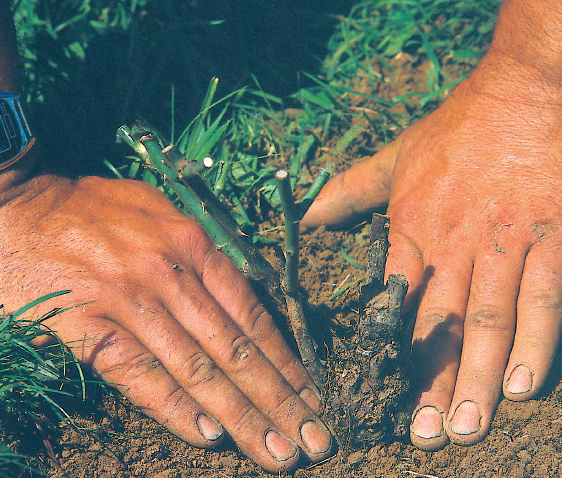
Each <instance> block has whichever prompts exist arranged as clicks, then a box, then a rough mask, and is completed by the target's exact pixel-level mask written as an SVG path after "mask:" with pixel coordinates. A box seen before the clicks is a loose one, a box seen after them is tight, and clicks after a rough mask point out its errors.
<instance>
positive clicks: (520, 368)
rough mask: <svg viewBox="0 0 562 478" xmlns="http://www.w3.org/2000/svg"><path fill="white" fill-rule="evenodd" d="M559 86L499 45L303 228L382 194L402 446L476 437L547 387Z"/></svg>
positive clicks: (561, 229)
mask: <svg viewBox="0 0 562 478" xmlns="http://www.w3.org/2000/svg"><path fill="white" fill-rule="evenodd" d="M561 98H562V91H561V88H560V85H559V84H551V83H548V81H545V80H543V79H541V77H540V76H538V75H536V72H535V74H533V71H532V70H531V69H525V68H522V67H521V66H520V65H518V64H517V63H515V62H514V61H513V60H512V59H510V58H509V57H504V56H502V54H501V53H499V52H498V51H493V50H492V51H490V52H489V53H488V55H487V57H486V58H485V60H484V61H483V62H482V64H481V65H480V66H479V67H478V68H477V70H476V71H475V73H474V74H473V75H472V76H471V77H470V78H469V79H468V80H466V81H465V82H463V83H461V84H460V85H459V87H458V88H457V89H456V90H455V91H454V92H453V94H452V96H451V97H450V98H449V99H448V100H447V101H446V102H445V103H444V104H443V105H442V106H441V107H440V108H439V109H438V110H436V111H435V112H434V113H432V114H431V115H429V116H428V117H426V118H424V119H423V120H421V121H419V122H418V123H416V124H414V125H413V126H411V127H410V128H408V129H407V130H406V131H404V132H403V133H402V134H401V135H400V136H399V138H398V139H397V140H396V141H394V142H393V143H391V144H389V145H388V146H386V147H385V148H384V149H383V150H382V151H381V152H379V153H378V154H377V155H375V156H374V157H372V158H370V159H368V160H366V161H364V162H362V163H359V164H358V165H356V166H355V167H353V168H351V169H350V170H348V171H346V172H344V173H342V174H341V175H339V176H336V177H334V178H333V179H332V180H331V181H330V182H329V183H328V184H327V185H326V186H325V187H324V189H323V190H322V192H321V194H320V195H319V197H318V198H317V200H316V202H315V203H314V204H313V205H312V207H311V208H310V210H309V211H308V213H307V215H306V216H305V217H304V218H303V220H302V222H301V226H302V227H303V228H309V227H314V226H317V225H319V224H328V225H329V224H337V223H341V222H342V221H344V220H346V219H348V218H349V217H350V216H353V215H354V214H356V213H361V212H366V211H368V210H370V209H374V208H377V207H381V206H382V205H384V203H385V202H386V201H389V205H388V212H387V214H388V215H389V216H390V232H389V241H390V244H391V246H390V249H389V254H388V260H387V265H386V274H387V275H388V274H399V273H401V274H404V275H405V276H406V278H407V280H408V283H409V287H410V288H409V291H408V296H407V299H406V300H407V302H408V303H409V305H410V306H412V305H416V302H418V301H419V308H418V312H417V319H416V324H415V329H414V336H413V352H414V356H415V360H416V363H417V364H419V368H418V370H419V373H420V376H419V379H420V384H419V387H420V389H419V397H418V401H417V406H416V409H415V411H414V416H413V422H412V426H411V439H412V442H413V443H414V444H415V445H416V446H418V447H420V448H423V449H425V450H434V449H437V448H440V447H442V446H444V445H445V444H446V443H447V441H448V439H450V440H452V441H453V442H455V443H459V444H465V445H467V444H473V443H475V442H477V441H479V440H481V439H482V438H483V437H484V436H485V435H486V434H487V433H488V430H489V428H490V423H491V420H492V418H493V414H494V410H495V407H496V405H497V402H498V399H499V396H500V393H501V392H502V389H503V393H504V394H505V396H506V397H507V398H510V399H512V400H525V399H528V398H530V397H532V396H533V395H535V394H536V393H537V391H538V390H539V389H540V387H541V385H542V384H543V383H544V381H545V378H546V376H547V373H548V370H549V368H550V365H551V363H552V360H553V357H554V353H555V351H556V347H557V344H558V339H559V334H560V328H561V321H562V194H561V186H560V185H561V184H562V123H561V120H560V118H562V102H561Z"/></svg>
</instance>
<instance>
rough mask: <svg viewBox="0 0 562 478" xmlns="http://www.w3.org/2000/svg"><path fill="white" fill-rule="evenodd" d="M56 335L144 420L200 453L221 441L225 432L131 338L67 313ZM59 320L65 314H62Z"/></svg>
mask: <svg viewBox="0 0 562 478" xmlns="http://www.w3.org/2000/svg"><path fill="white" fill-rule="evenodd" d="M66 314H67V315H66V317H65V320H64V322H62V321H61V322H60V323H59V327H60V331H59V330H58V328H57V334H58V336H59V338H60V339H61V340H63V341H64V342H66V343H68V344H69V346H70V347H71V348H72V350H73V351H74V353H75V355H76V356H77V358H78V359H79V360H80V361H82V362H84V363H86V364H88V365H89V366H91V367H92V369H93V371H94V372H95V374H97V375H98V376H99V377H100V378H101V379H102V380H104V381H106V382H108V383H110V384H111V385H113V386H114V387H116V388H117V389H118V390H120V391H121V392H123V393H124V395H125V396H126V397H127V398H128V399H129V400H130V401H131V402H132V403H133V404H134V405H136V406H137V407H138V408H139V409H140V410H142V411H143V412H144V413H145V414H146V415H148V416H150V417H152V418H154V419H155V420H156V421H157V422H159V423H162V424H164V425H166V427H167V428H168V429H169V430H170V431H171V432H172V433H173V434H174V435H176V436H178V437H180V438H181V439H182V440H184V441H186V442H188V443H190V444H191V445H194V446H197V447H200V448H209V447H214V446H216V445H218V444H219V443H221V442H222V440H223V438H224V430H223V428H222V426H220V425H219V423H217V422H216V420H214V419H213V418H212V416H211V415H209V414H208V412H207V411H206V410H205V409H204V408H203V407H201V406H200V405H199V404H198V403H197V402H196V401H194V400H193V399H192V398H191V397H190V396H189V395H188V394H187V393H186V392H185V390H183V389H182V387H181V386H180V385H179V384H178V382H177V381H176V380H174V378H173V377H172V376H171V375H170V374H169V373H168V371H167V370H166V368H165V367H164V366H163V364H162V362H161V361H160V360H159V359H158V357H156V356H155V355H154V354H153V353H152V352H150V351H149V350H148V349H147V348H146V347H145V346H143V345H142V344H141V343H140V342H139V340H137V338H136V337H134V336H133V335H131V334H130V333H129V332H128V331H126V330H125V329H123V328H122V327H120V326H119V325H118V324H116V323H114V322H112V321H109V320H107V319H105V318H100V317H92V316H80V315H79V314H78V313H76V312H73V311H68V312H67V313H66ZM63 315H64V314H63Z"/></svg>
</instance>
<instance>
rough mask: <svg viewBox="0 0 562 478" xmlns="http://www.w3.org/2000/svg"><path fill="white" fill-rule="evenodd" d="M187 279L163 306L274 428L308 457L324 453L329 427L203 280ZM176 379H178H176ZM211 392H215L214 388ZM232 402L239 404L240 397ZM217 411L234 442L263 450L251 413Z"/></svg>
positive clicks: (325, 451)
mask: <svg viewBox="0 0 562 478" xmlns="http://www.w3.org/2000/svg"><path fill="white" fill-rule="evenodd" d="M188 282H189V283H190V284H184V287H183V288H181V289H179V290H178V292H177V295H175V294H170V296H169V297H170V298H173V297H176V298H177V299H178V300H171V301H170V302H166V303H165V304H164V305H165V307H166V309H168V310H169V311H170V312H171V314H172V315H173V316H174V317H175V318H177V320H178V321H179V323H180V324H181V326H182V327H183V328H185V330H186V331H187V332H188V333H189V334H190V335H191V336H192V337H194V338H195V339H196V340H197V343H198V344H199V345H200V346H201V348H202V349H203V350H205V352H206V353H207V354H208V355H209V356H210V357H211V359H212V360H213V361H214V362H215V363H216V365H217V366H218V367H219V368H220V370H222V371H223V372H224V373H225V374H226V376H227V377H228V378H229V379H230V381H231V382H232V383H233V384H234V385H235V386H236V387H237V388H238V389H239V390H240V391H241V392H242V394H243V396H245V397H247V399H249V400H250V402H251V403H252V404H253V405H255V407H256V409H257V410H259V411H260V412H261V413H262V414H263V415H265V416H266V417H268V419H269V420H271V422H272V423H274V424H275V426H276V427H277V429H279V430H281V431H282V432H283V433H284V434H285V435H287V436H289V438H291V439H292V440H293V441H294V442H295V443H297V445H298V446H299V447H300V448H302V449H303V450H304V451H305V452H306V454H307V455H308V457H309V458H310V459H311V460H313V461H317V460H319V459H323V458H325V457H326V456H327V455H328V453H329V452H330V450H331V445H332V443H331V437H330V434H329V432H328V430H327V428H326V427H325V426H324V425H323V424H322V423H321V422H320V421H319V419H318V418H317V417H316V416H315V415H314V413H313V412H312V410H311V409H310V408H309V407H308V406H307V405H306V404H305V403H304V401H303V400H302V399H301V397H299V395H298V394H297V393H296V392H295V390H294V389H293V387H291V385H290V384H289V383H288V382H287V381H286V380H285V378H284V377H283V376H282V375H281V374H280V373H279V371H278V370H277V369H276V368H275V367H274V366H273V365H272V364H271V362H269V360H267V358H266V357H265V355H264V354H263V353H262V351H261V350H260V349H259V348H258V347H257V346H256V344H254V343H253V342H252V341H251V340H250V339H249V338H248V337H246V336H245V335H244V333H243V332H242V331H241V330H240V329H239V328H238V327H237V326H236V324H234V323H233V322H232V320H231V319H230V317H229V316H228V315H227V314H226V313H225V312H224V310H223V309H222V308H221V307H220V305H219V304H218V303H217V302H216V301H215V300H214V298H213V297H212V296H211V295H210V294H209V292H208V291H207V290H206V289H205V288H204V287H203V286H202V285H201V284H199V286H197V284H195V283H194V282H195V281H188ZM180 298H182V299H183V300H179V299H180ZM173 375H174V376H175V374H173ZM257 377H259V379H256V378H257ZM178 381H179V382H180V383H182V381H181V380H180V379H178ZM213 395H214V396H215V397H216V392H215V393H214V394H213ZM221 396H224V397H229V394H227V393H226V391H225V393H221ZM194 398H196V400H197V401H198V402H199V403H201V404H202V405H203V406H204V407H205V408H207V407H208V406H209V405H207V404H206V403H205V402H200V401H199V399H198V398H197V397H196V396H194ZM229 401H230V399H229ZM231 408H233V409H234V410H242V409H243V407H242V403H240V404H238V405H236V406H234V405H233V406H232V407H231ZM215 417H216V418H217V419H218V420H219V422H220V423H221V424H222V425H223V426H224V427H225V428H226V429H227V430H228V431H229V433H231V435H232V437H233V438H234V440H235V441H236V442H237V443H239V442H240V443H247V446H248V447H249V448H250V449H251V448H252V447H254V446H257V447H258V448H257V450H258V451H259V453H262V452H263V450H262V449H260V448H259V446H260V445H258V444H257V443H256V431H255V430H257V429H258V427H257V426H256V423H255V421H254V420H255V418H253V419H252V420H244V421H240V418H238V419H237V418H236V417H235V416H233V415H232V412H230V413H226V414H223V416H222V417H219V416H217V415H215ZM238 422H239V423H238ZM254 455H255V453H254ZM250 456H251V455H250Z"/></svg>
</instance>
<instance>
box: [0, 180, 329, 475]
mask: <svg viewBox="0 0 562 478" xmlns="http://www.w3.org/2000/svg"><path fill="white" fill-rule="evenodd" d="M2 199H4V200H3V201H2ZM0 204H2V205H1V207H0V221H1V224H2V226H3V227H2V232H0V241H1V242H0V244H1V248H0V258H1V259H0V261H1V262H0V263H1V264H2V267H1V268H0V283H1V284H2V288H1V289H0V302H1V303H3V304H4V306H5V308H6V310H8V311H10V310H14V309H16V308H18V307H20V306H22V305H23V304H25V303H27V302H29V301H31V300H33V299H36V298H37V297H39V296H41V295H44V294H47V293H50V292H54V291H58V290H66V289H71V290H72V293H70V294H67V295H64V296H60V297H58V298H56V299H51V300H49V301H48V302H46V303H44V304H42V305H41V306H40V307H38V308H37V309H35V310H34V311H32V313H34V314H37V315H40V314H43V313H45V312H47V311H49V310H51V309H52V308H53V307H61V308H66V307H72V308H70V309H69V310H67V311H65V312H63V313H61V314H59V315H56V316H55V317H53V318H51V319H49V320H47V321H46V322H45V325H47V326H48V327H50V328H51V329H52V330H54V331H55V332H56V333H57V335H58V337H59V338H60V339H61V340H62V341H63V342H66V343H67V344H68V345H69V346H70V347H71V348H72V349H73V351H74V353H75V354H76V356H77V357H78V359H79V360H80V361H82V362H84V363H86V364H89V365H91V366H92V368H93V370H94V371H95V372H96V373H97V374H98V375H99V376H100V377H101V378H102V379H103V380H105V381H107V382H109V383H112V384H117V385H116V386H117V388H118V389H119V390H120V391H123V392H124V394H125V396H126V397H128V398H129V399H130V400H131V402H133V403H134V404H135V405H137V406H138V407H139V408H140V409H141V410H142V411H144V412H145V413H146V414H147V415H149V416H151V417H153V418H154V419H156V420H157V421H158V422H160V423H162V424H164V425H165V426H166V427H167V428H168V429H169V430H170V431H171V432H172V433H174V434H175V435H177V436H178V437H180V438H181V439H183V440H185V441H187V442H189V443H191V444H193V445H195V446H198V447H213V446H215V445H217V444H218V443H220V441H221V440H222V438H223V437H224V435H225V430H226V432H227V433H228V434H230V436H231V437H232V438H233V440H234V441H235V442H236V443H237V445H238V446H239V448H240V450H241V451H242V452H243V453H245V454H246V455H247V456H248V457H250V458H251V459H252V460H254V461H255V462H257V463H258V464H260V465H261V466H263V467H264V468H265V469H267V470H269V471H272V472H277V471H282V470H287V469H289V468H292V467H294V466H295V465H296V464H297V462H298V460H299V455H300V453H301V451H302V452H304V454H305V455H306V456H307V457H308V458H309V459H310V460H312V461H317V460H320V459H323V458H325V457H327V456H328V455H329V453H330V451H331V438H330V435H329V433H328V430H327V429H326V427H325V426H324V425H323V424H322V423H321V422H320V420H319V419H318V418H317V417H316V415H315V413H316V412H318V409H319V406H320V401H319V396H318V390H317V389H316V387H315V386H314V384H313V382H312V380H311V379H310V377H309V375H308V374H307V372H306V371H305V369H304V367H303V366H302V364H301V363H300V361H299V360H298V359H297V358H296V357H295V355H294V354H293V353H292V352H291V350H290V348H289V347H288V346H287V344H286V343H285V341H284V340H283V338H282V336H281V334H280V332H279V330H278V329H277V328H276V327H275V324H274V323H273V321H272V319H271V317H270V315H269V314H268V313H267V312H266V311H265V309H264V308H263V306H262V305H261V304H260V303H259V301H258V300H257V298H256V297H255V295H254V294H253V292H252V290H251V288H250V286H249V284H248V283H247V282H246V280H245V279H244V278H243V277H242V276H241V274H240V273H239V272H238V271H237V270H236V269H235V267H234V266H233V265H232V263H231V262H230V261H229V260H228V259H227V258H226V256H224V255H223V254H222V253H221V252H219V251H218V250H217V249H216V248H215V247H214V245H213V244H212V243H211V242H210V240H209V239H208V238H207V236H206V235H205V234H204V232H203V231H202V230H201V229H200V228H199V226H198V225H197V224H195V223H194V222H193V221H191V220H190V219H188V218H186V217H185V216H183V215H182V214H180V213H179V212H178V211H177V209H176V208H175V207H174V206H173V205H172V204H171V203H170V202H169V201H168V200H167V199H166V198H165V196H164V195H163V194H161V193H160V192H159V191H158V190H156V189H155V188H152V187H151V186H148V185H146V184H144V183H139V182H136V181H127V180H104V179H100V178H83V179H81V180H79V181H77V182H74V181H70V180H67V179H64V178H57V177H51V176H39V177H37V178H35V179H31V180H30V181H28V182H27V183H25V184H24V185H23V186H22V185H20V186H14V187H12V188H10V189H9V190H8V191H4V193H3V194H2V195H0ZM299 394H300V396H299ZM223 427H224V428H223Z"/></svg>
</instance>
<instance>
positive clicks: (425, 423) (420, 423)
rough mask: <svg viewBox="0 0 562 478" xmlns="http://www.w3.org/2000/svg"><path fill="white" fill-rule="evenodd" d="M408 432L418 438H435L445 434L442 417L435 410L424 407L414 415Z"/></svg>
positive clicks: (430, 407)
mask: <svg viewBox="0 0 562 478" xmlns="http://www.w3.org/2000/svg"><path fill="white" fill-rule="evenodd" d="M410 431H411V432H412V433H414V434H415V435H416V436H418V437H420V438H426V439H430V438H437V437H440V436H441V435H443V434H444V433H445V430H443V417H442V415H441V412H440V411H439V410H437V408H435V407H432V406H429V405H428V406H425V407H422V408H420V409H419V410H418V411H417V412H416V413H415V415H414V418H413V420H412V424H411V425H410Z"/></svg>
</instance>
